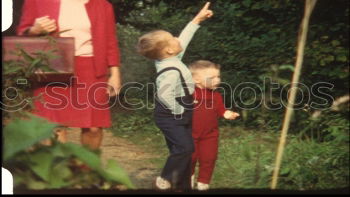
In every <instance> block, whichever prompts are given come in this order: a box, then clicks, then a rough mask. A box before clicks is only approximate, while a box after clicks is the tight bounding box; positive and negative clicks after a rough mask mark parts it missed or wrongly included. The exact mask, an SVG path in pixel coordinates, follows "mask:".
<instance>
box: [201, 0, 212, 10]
mask: <svg viewBox="0 0 350 197" xmlns="http://www.w3.org/2000/svg"><path fill="white" fill-rule="evenodd" d="M209 6H210V2H209V1H208V2H207V3H206V4H205V5H204V7H203V9H202V10H208V8H209Z"/></svg>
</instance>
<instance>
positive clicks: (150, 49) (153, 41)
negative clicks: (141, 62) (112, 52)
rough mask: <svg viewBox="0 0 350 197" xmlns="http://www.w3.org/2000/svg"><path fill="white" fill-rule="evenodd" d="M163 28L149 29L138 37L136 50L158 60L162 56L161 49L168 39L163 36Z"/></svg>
mask: <svg viewBox="0 0 350 197" xmlns="http://www.w3.org/2000/svg"><path fill="white" fill-rule="evenodd" d="M164 33H168V32H167V31H163V30H154V31H151V32H149V33H147V34H145V35H143V36H141V37H140V38H139V41H138V43H137V47H136V49H137V52H138V53H139V54H141V55H143V56H145V57H147V58H149V59H153V60H158V59H160V58H161V57H162V54H161V52H162V49H164V47H166V46H167V44H168V41H167V40H166V39H164V38H163V36H162V35H163V34H164Z"/></svg>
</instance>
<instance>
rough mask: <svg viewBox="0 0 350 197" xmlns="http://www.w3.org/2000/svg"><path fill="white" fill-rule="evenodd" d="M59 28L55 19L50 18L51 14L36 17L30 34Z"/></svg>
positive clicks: (49, 31)
mask: <svg viewBox="0 0 350 197" xmlns="http://www.w3.org/2000/svg"><path fill="white" fill-rule="evenodd" d="M56 29H57V26H56V21H55V19H50V18H49V16H43V17H40V18H36V19H35V21H34V24H33V26H32V27H30V28H29V31H28V34H29V35H32V36H37V35H40V34H43V33H51V32H53V31H55V30H56Z"/></svg>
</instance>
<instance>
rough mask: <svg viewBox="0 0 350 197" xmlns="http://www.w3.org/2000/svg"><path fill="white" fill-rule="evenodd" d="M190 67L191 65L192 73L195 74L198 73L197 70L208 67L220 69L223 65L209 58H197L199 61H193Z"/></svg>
mask: <svg viewBox="0 0 350 197" xmlns="http://www.w3.org/2000/svg"><path fill="white" fill-rule="evenodd" d="M188 67H189V69H190V71H191V73H192V75H194V74H196V72H197V71H199V70H204V69H207V68H215V69H218V70H220V68H221V65H220V64H215V63H213V62H211V61H208V60H197V61H195V62H193V63H191V64H190V65H189V66H188Z"/></svg>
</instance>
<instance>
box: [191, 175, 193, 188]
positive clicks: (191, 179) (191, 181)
mask: <svg viewBox="0 0 350 197" xmlns="http://www.w3.org/2000/svg"><path fill="white" fill-rule="evenodd" d="M191 189H194V175H192V176H191Z"/></svg>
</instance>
